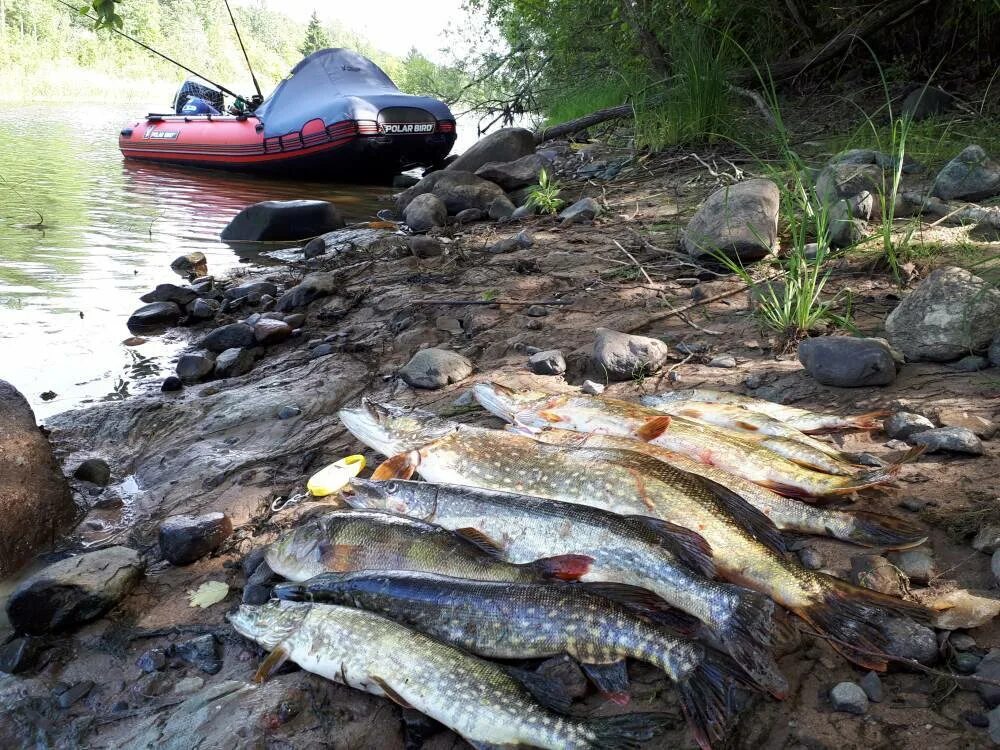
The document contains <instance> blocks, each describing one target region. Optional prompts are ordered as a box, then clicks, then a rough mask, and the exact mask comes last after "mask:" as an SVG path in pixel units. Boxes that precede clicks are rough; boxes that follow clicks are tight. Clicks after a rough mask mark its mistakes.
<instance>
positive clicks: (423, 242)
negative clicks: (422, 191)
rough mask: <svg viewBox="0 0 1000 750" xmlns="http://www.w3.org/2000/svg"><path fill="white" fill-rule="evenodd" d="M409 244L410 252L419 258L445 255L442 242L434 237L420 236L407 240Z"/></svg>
mask: <svg viewBox="0 0 1000 750" xmlns="http://www.w3.org/2000/svg"><path fill="white" fill-rule="evenodd" d="M421 197H422V196H421ZM407 244H408V245H409V247H410V252H411V253H413V254H414V255H415V256H416V257H417V258H423V259H426V258H436V257H438V256H439V255H444V245H442V244H441V241H440V240H437V239H434V238H433V237H423V236H420V235H417V236H416V237H409V238H407Z"/></svg>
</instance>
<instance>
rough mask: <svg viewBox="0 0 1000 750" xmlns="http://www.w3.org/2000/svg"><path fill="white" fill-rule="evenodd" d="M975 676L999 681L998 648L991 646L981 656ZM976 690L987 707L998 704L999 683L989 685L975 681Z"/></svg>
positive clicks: (999, 702)
mask: <svg viewBox="0 0 1000 750" xmlns="http://www.w3.org/2000/svg"><path fill="white" fill-rule="evenodd" d="M976 676H977V677H982V678H983V679H984V680H992V681H993V682H1000V648H991V649H990V650H989V653H987V654H986V656H984V657H983V660H982V661H981V662H979V666H978V667H976ZM976 690H977V691H978V692H979V697H980V698H982V699H983V702H984V703H985V704H986V705H987V706H988V707H989V708H994V707H996V706H998V705H1000V685H989V684H987V683H983V682H977V683H976Z"/></svg>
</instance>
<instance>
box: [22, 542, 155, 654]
mask: <svg viewBox="0 0 1000 750" xmlns="http://www.w3.org/2000/svg"><path fill="white" fill-rule="evenodd" d="M142 574H143V564H142V561H141V559H140V558H139V553H138V552H136V551H135V550H133V549H129V548H128V547H108V548H106V549H101V550H97V551H94V552H85V553H84V554H82V555H77V556H75V557H69V558H66V559H65V560H60V561H59V562H56V563H53V564H51V565H49V566H47V567H45V568H42V569H41V570H39V571H38V572H36V573H34V574H33V575H31V576H29V577H28V578H27V579H25V580H24V581H22V582H21V583H20V584H19V585H18V587H17V588H16V589H15V590H14V592H13V593H12V594H11V595H10V599H9V600H8V601H7V617H8V618H9V620H10V624H11V626H12V627H13V628H14V629H15V630H16V631H18V632H20V633H29V634H32V635H38V634H41V633H48V632H52V631H58V630H65V629H68V628H72V627H75V626H76V625H81V624H83V623H85V622H89V621H90V620H94V619H96V618H98V617H100V616H101V615H103V614H104V613H105V612H107V611H108V610H110V609H111V608H112V607H114V606H115V605H116V604H117V603H118V602H119V601H120V600H121V599H122V597H124V596H125V595H126V594H127V593H128V592H129V591H131V590H132V588H133V587H134V586H135V584H136V583H137V582H138V581H139V579H140V578H141V577H142Z"/></svg>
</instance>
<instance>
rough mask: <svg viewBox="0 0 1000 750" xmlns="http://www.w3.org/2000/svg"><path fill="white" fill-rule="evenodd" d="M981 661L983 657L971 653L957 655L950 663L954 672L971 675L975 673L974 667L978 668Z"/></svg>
mask: <svg viewBox="0 0 1000 750" xmlns="http://www.w3.org/2000/svg"><path fill="white" fill-rule="evenodd" d="M982 660H983V657H982V656H980V655H979V654H973V653H968V652H965V653H958V654H955V656H953V657H952V663H953V664H954V665H955V671H956V672H958V673H959V674H973V673H975V671H976V667H978V666H979V662H981V661H982Z"/></svg>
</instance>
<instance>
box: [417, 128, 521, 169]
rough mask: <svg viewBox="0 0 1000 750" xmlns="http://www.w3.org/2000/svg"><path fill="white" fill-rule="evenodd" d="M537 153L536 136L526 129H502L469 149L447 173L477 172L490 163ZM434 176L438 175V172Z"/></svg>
mask: <svg viewBox="0 0 1000 750" xmlns="http://www.w3.org/2000/svg"><path fill="white" fill-rule="evenodd" d="M534 152H535V134H534V133H532V132H531V131H530V130H526V129H525V128H502V129H500V130H497V131H495V132H493V133H490V134H489V135H486V136H483V137H482V138H480V139H479V140H478V141H476V142H475V143H474V144H472V146H470V147H469V148H467V149H466V150H465V151H464V152H462V154H461V155H459V157H458V158H457V159H455V161H453V162H452V163H451V164H449V165H448V166H447V167H445V171H446V172H475V171H476V170H477V169H479V168H480V167H482V166H484V165H486V164H489V163H490V162H511V161H517V160H518V159H520V158H521V157H524V156H528V155H529V154H533V153H534ZM434 174H437V173H436V172H435V173H434Z"/></svg>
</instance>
